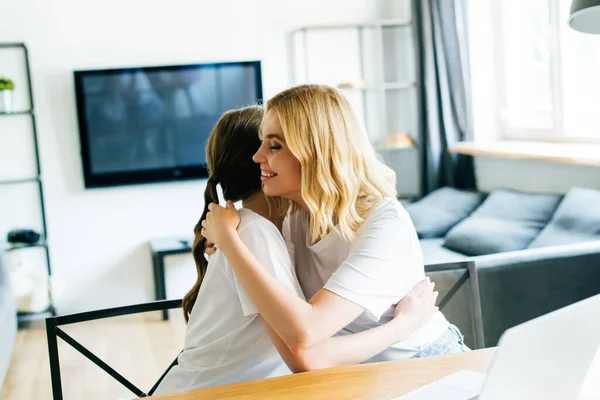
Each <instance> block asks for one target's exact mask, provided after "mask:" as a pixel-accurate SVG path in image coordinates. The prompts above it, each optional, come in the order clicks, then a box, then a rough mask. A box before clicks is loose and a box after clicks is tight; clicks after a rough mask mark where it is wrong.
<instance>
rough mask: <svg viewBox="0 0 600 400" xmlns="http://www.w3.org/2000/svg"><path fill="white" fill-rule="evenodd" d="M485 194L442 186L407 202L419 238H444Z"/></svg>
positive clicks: (479, 202) (407, 208)
mask: <svg viewBox="0 0 600 400" xmlns="http://www.w3.org/2000/svg"><path fill="white" fill-rule="evenodd" d="M484 197H485V195H484V194H482V193H477V192H468V191H464V190H458V189H454V188H448V187H447V188H441V189H438V190H436V191H434V192H432V193H430V194H429V195H427V196H425V197H423V198H422V199H421V200H419V201H417V202H415V203H411V204H407V205H406V206H405V208H406V211H407V212H408V214H409V215H410V218H411V219H412V222H413V224H414V225H415V229H416V230H417V234H418V235H419V238H421V239H425V238H442V237H444V235H445V234H446V233H447V232H448V231H449V230H450V228H452V227H453V226H454V225H456V224H457V223H459V222H460V221H462V220H463V219H464V218H465V217H467V216H468V215H469V214H471V212H473V210H474V209H475V208H477V206H479V205H480V204H481V202H482V201H483V199H484Z"/></svg>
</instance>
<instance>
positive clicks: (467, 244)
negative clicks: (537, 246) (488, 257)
mask: <svg viewBox="0 0 600 400" xmlns="http://www.w3.org/2000/svg"><path fill="white" fill-rule="evenodd" d="M561 197H562V196H560V195H555V194H533V193H522V192H516V191H512V190H506V189H499V190H494V191H493V192H492V193H490V195H489V196H488V197H487V199H486V200H485V201H484V202H483V204H482V205H481V206H479V208H478V209H477V210H475V212H473V214H471V216H469V217H468V218H466V219H465V220H463V221H462V222H461V223H459V224H458V225H456V226H455V227H454V228H452V229H451V230H450V232H448V234H447V235H446V238H445V239H446V240H445V241H444V246H445V247H447V248H449V249H450V250H453V251H457V252H459V253H463V254H466V255H469V256H480V255H484V254H492V253H502V252H506V251H514V250H522V249H525V248H527V246H529V244H530V243H531V242H532V241H533V240H534V239H535V237H536V236H537V235H538V234H539V233H540V231H541V230H542V229H543V228H544V226H546V224H547V223H548V221H549V220H550V218H552V215H553V214H554V211H555V210H556V207H557V206H558V203H559V202H560V200H561Z"/></svg>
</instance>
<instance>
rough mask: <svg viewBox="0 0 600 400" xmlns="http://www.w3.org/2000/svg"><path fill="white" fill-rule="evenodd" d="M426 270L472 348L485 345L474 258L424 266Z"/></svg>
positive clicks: (442, 307) (448, 314)
mask: <svg viewBox="0 0 600 400" xmlns="http://www.w3.org/2000/svg"><path fill="white" fill-rule="evenodd" d="M425 274H426V275H427V276H429V277H430V278H431V280H432V281H433V282H435V290H437V291H438V292H439V297H438V299H439V300H438V303H439V307H440V311H442V312H443V313H444V316H445V317H446V318H447V319H448V321H450V322H451V323H452V324H454V325H456V326H457V327H458V328H459V329H460V331H461V333H462V334H463V335H464V337H465V344H466V345H467V346H469V347H470V348H471V349H481V348H484V347H485V343H484V335H483V318H482V314H481V301H480V298H479V282H478V278H477V269H476V268H475V263H474V262H472V261H461V262H452V263H445V264H435V265H427V266H425Z"/></svg>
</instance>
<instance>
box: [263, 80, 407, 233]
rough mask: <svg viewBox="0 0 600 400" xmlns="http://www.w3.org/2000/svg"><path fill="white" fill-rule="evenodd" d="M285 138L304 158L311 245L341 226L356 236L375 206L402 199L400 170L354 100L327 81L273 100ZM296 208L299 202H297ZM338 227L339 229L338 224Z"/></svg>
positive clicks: (269, 104) (297, 88)
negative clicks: (381, 151)
mask: <svg viewBox="0 0 600 400" xmlns="http://www.w3.org/2000/svg"><path fill="white" fill-rule="evenodd" d="M271 109H273V110H275V111H276V112H277V115H278V117H279V123H280V124H281V128H282V130H283V136H284V138H285V141H286V143H287V146H288V147H289V149H290V151H291V152H292V154H293V155H294V156H295V157H296V158H297V159H298V160H299V161H300V164H301V170H302V178H301V185H302V187H301V190H302V199H303V200H304V202H305V203H306V206H307V207H308V209H309V212H310V231H309V238H310V241H311V243H316V242H318V241H319V240H321V239H322V238H323V237H324V236H325V235H326V234H327V233H329V232H330V231H332V230H337V231H338V233H339V234H340V236H341V237H342V238H344V239H346V240H352V239H354V237H355V234H356V231H357V230H358V229H359V228H360V226H361V225H362V224H363V222H364V220H365V218H366V216H367V215H368V213H369V212H370V211H371V209H372V208H373V206H374V205H375V204H376V203H377V202H378V201H379V200H381V199H383V198H384V197H394V198H395V197H396V183H395V182H396V177H395V174H394V171H392V170H391V169H390V168H388V167H387V166H386V165H385V164H383V162H381V161H380V160H379V158H378V156H377V153H376V152H375V150H374V148H373V146H372V144H371V142H370V141H369V138H368V137H367V134H366V132H365V130H364V129H363V127H362V126H361V124H360V123H359V121H358V119H357V118H356V115H355V114H354V112H353V110H352V107H351V106H350V103H349V102H348V100H347V99H346V98H345V97H344V95H342V93H340V92H339V91H338V90H336V89H334V88H332V87H329V86H325V85H300V86H295V87H292V88H290V89H287V90H284V91H283V92H281V93H279V94H277V95H276V96H274V97H273V98H272V99H270V100H269V101H268V102H267V104H266V107H265V114H266V113H267V112H268V111H269V110H271ZM291 207H292V212H295V211H297V210H298V206H297V205H295V204H291ZM336 226H337V227H336Z"/></svg>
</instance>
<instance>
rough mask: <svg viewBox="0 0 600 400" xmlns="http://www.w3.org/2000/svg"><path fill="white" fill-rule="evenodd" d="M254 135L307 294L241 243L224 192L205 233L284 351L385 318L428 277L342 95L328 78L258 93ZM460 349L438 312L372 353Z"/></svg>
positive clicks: (389, 184)
mask: <svg viewBox="0 0 600 400" xmlns="http://www.w3.org/2000/svg"><path fill="white" fill-rule="evenodd" d="M261 139H262V145H261V147H260V149H259V150H258V152H257V153H256V154H255V155H254V161H255V162H256V163H257V164H259V165H260V169H261V180H262V183H263V191H264V193H265V194H266V195H268V196H277V197H280V198H283V199H287V200H289V204H290V209H289V212H288V214H287V216H286V218H285V220H284V223H283V230H282V233H283V236H284V239H285V240H286V241H287V242H288V243H289V244H290V247H291V254H292V258H293V261H294V264H295V270H296V274H297V277H298V280H299V283H300V286H301V288H302V291H303V292H304V295H305V297H306V299H309V300H308V301H305V300H303V299H301V298H299V297H298V296H295V295H294V294H293V293H291V292H290V290H289V289H287V288H286V287H284V286H283V285H281V284H280V283H279V282H277V280H276V279H274V278H273V277H272V276H270V275H269V274H268V273H267V272H266V271H265V268H264V267H263V266H262V265H261V263H260V262H259V261H258V260H257V259H256V258H255V257H254V256H253V254H252V253H251V252H250V251H248V248H247V247H246V246H245V245H244V243H243V242H242V241H241V240H240V237H239V234H238V232H237V230H236V228H237V226H238V224H239V221H240V218H239V214H238V212H237V211H236V210H235V208H234V207H233V204H232V203H228V204H227V207H226V208H223V207H220V206H218V205H216V204H214V203H213V204H210V205H209V210H210V212H209V213H208V214H207V216H206V219H205V221H203V222H202V226H203V229H202V235H203V236H204V237H206V238H207V240H209V241H210V242H212V243H214V244H215V245H216V247H217V248H218V249H219V250H220V251H221V252H222V253H223V254H224V255H225V257H226V258H227V260H228V262H229V264H230V265H231V267H232V268H233V270H234V272H235V275H236V277H237V279H238V280H239V281H240V283H241V285H242V287H243V288H244V290H245V291H246V293H247V294H248V296H249V298H250V300H251V301H252V303H253V304H254V305H255V306H256V308H257V309H258V310H259V312H260V314H261V316H262V318H263V319H264V320H265V322H266V323H267V324H268V325H269V327H270V329H272V330H273V332H274V334H276V335H277V337H279V338H280V339H281V341H282V342H283V343H285V345H286V346H287V347H288V348H289V350H290V351H291V353H292V354H295V355H302V354H303V353H306V352H310V351H311V349H313V348H314V347H315V346H319V345H320V344H321V343H323V342H324V341H326V340H327V339H328V338H330V337H332V336H334V335H336V334H338V332H341V333H360V332H363V331H367V330H368V329H370V328H373V327H376V326H379V325H383V324H384V323H386V322H388V321H391V320H392V319H393V317H394V306H395V305H396V304H397V303H398V302H399V301H400V300H401V299H402V298H403V297H405V296H406V295H407V294H408V293H409V291H410V289H411V288H412V287H413V286H415V284H416V283H417V282H419V281H420V280H422V279H423V278H424V266H423V257H422V253H421V248H420V246H419V241H418V238H417V235H416V233H415V229H414V227H413V225H412V222H411V220H410V218H409V216H408V214H407V213H406V211H405V210H404V208H403V207H402V206H401V204H400V203H399V202H398V201H397V200H396V190H395V184H394V182H395V179H394V173H393V171H391V170H390V169H389V168H387V167H386V166H385V165H384V164H382V163H381V162H380V161H379V160H378V158H377V156H376V154H375V151H374V149H373V148H372V146H371V143H370V142H369V139H368V138H367V136H366V134H365V132H364V131H363V129H362V128H361V126H360V124H359V123H358V121H357V119H356V117H355V115H354V113H353V112H352V109H351V107H350V105H349V103H348V101H347V100H346V99H345V98H344V96H343V95H342V94H341V93H340V92H339V91H337V90H335V89H333V88H330V87H328V86H322V85H302V86H297V87H293V88H291V89H288V90H285V91H283V92H281V93H279V94H278V95H276V96H275V97H273V98H272V99H271V100H269V101H268V102H267V104H266V108H265V116H264V118H263V122H262V126H261ZM265 251H268V249H267V248H265ZM466 350H468V348H467V347H466V346H465V345H464V343H463V340H462V335H461V334H460V332H459V331H458V329H457V328H456V327H455V326H453V325H451V324H449V323H448V321H447V320H446V318H445V317H444V316H443V315H442V314H441V313H440V312H439V311H437V312H436V313H435V314H434V315H433V316H432V317H431V318H430V319H429V320H428V321H427V323H425V324H424V325H423V326H422V327H421V328H419V329H417V330H416V331H414V332H413V333H412V334H411V335H409V336H408V337H407V338H405V339H404V340H401V341H398V342H397V343H395V344H393V345H391V346H390V347H388V348H386V349H385V350H383V351H382V352H381V353H379V354H377V355H376V356H374V357H372V358H371V359H370V360H369V361H383V360H391V359H404V358H411V357H424V356H430V355H437V354H445V353H453V352H462V351H466ZM282 355H283V353H282ZM313 368H320V365H318V363H315V364H314V365H309V367H308V369H313Z"/></svg>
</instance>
